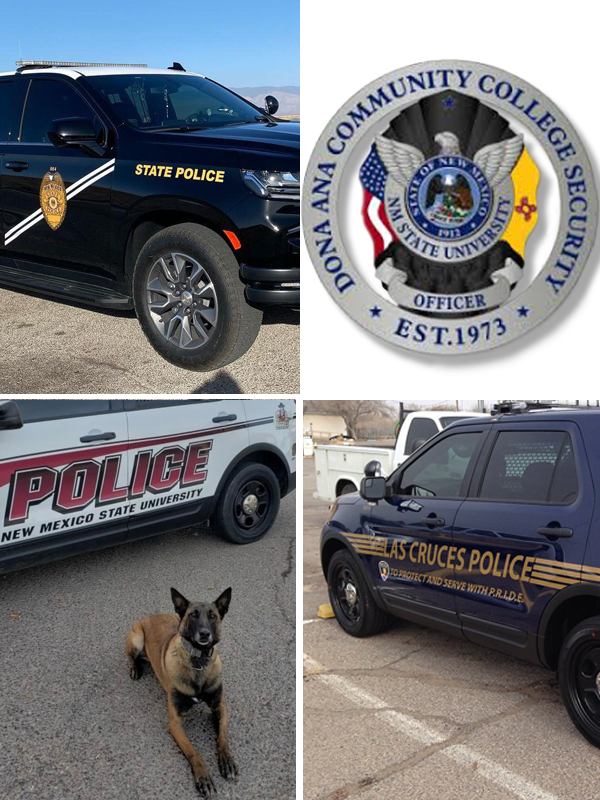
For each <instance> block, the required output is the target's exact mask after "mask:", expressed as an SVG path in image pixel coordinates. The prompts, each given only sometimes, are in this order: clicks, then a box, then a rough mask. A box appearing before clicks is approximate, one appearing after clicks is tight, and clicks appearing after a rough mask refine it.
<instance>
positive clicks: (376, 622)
mask: <svg viewBox="0 0 600 800" xmlns="http://www.w3.org/2000/svg"><path fill="white" fill-rule="evenodd" d="M327 585H328V588H329V600H330V602H331V607H332V608H333V613H334V614H335V618H336V619H337V621H338V622H339V624H340V626H341V627H342V628H343V629H344V630H345V631H346V633H349V634H350V635H351V636H356V637H357V638H359V639H362V638H364V637H366V636H373V635H374V634H376V633H380V632H381V631H383V630H384V629H385V628H386V627H387V626H388V625H389V623H390V616H389V614H386V613H385V611H382V610H381V609H380V608H379V606H378V605H376V603H375V600H374V599H373V595H372V594H371V590H370V589H369V587H368V586H367V583H366V581H365V579H364V578H363V576H362V573H361V571H360V567H359V566H358V565H357V564H356V561H355V560H354V558H353V557H352V556H351V555H350V553H349V552H348V551H347V550H338V551H337V552H336V553H334V554H333V556H332V557H331V561H330V562H329V568H328V570H327ZM348 586H350V587H351V589H352V591H351V592H350V594H352V593H353V591H354V590H356V601H355V602H354V603H352V602H350V601H349V600H348V594H347V591H346V590H347V587H348Z"/></svg>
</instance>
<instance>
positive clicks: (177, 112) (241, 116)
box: [87, 74, 259, 128]
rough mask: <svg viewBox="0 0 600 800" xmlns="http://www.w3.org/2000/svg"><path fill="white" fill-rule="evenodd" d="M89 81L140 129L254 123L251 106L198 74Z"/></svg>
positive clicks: (108, 77) (94, 78)
mask: <svg viewBox="0 0 600 800" xmlns="http://www.w3.org/2000/svg"><path fill="white" fill-rule="evenodd" d="M87 82H88V83H89V84H90V85H91V86H92V87H93V89H95V90H96V91H98V92H101V93H102V95H103V96H104V97H105V98H106V100H108V102H109V103H110V104H111V106H112V107H113V110H114V111H115V112H116V113H117V114H118V115H119V116H120V117H121V119H124V120H126V121H127V122H129V124H130V125H135V126H136V127H139V128H168V127H177V126H178V125H190V124H192V125H194V126H198V127H201V128H214V127H217V126H220V125H240V124H241V123H244V122H254V121H255V119H256V117H257V116H258V115H259V114H258V111H257V110H256V109H255V108H253V107H252V106H251V105H249V104H248V103H246V102H245V101H244V100H241V99H240V98H239V97H236V96H235V95H234V94H231V92H229V91H228V90H227V89H225V88H223V87H222V86H217V84H215V83H212V81H209V80H206V78H200V77H199V76H197V75H177V74H173V75H152V74H145V75H132V74H128V75H93V76H91V77H89V78H87Z"/></svg>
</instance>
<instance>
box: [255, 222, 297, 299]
mask: <svg viewBox="0 0 600 800" xmlns="http://www.w3.org/2000/svg"><path fill="white" fill-rule="evenodd" d="M285 238H286V247H285V249H286V250H287V252H288V253H289V254H290V255H296V256H297V254H299V252H300V226H298V227H297V228H290V229H288V230H287V231H286V232H285ZM287 260H288V263H289V259H287ZM293 260H294V261H296V263H298V259H297V257H296V258H295V259H293ZM240 277H241V278H242V280H243V281H244V283H245V284H246V290H245V295H246V300H248V301H249V302H251V303H258V304H260V305H281V306H295V307H296V308H298V307H299V306H300V267H289V266H288V267H279V266H275V267H270V266H268V265H267V264H266V263H265V262H264V261H263V262H262V266H252V265H250V264H241V266H240Z"/></svg>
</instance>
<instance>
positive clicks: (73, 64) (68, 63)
mask: <svg viewBox="0 0 600 800" xmlns="http://www.w3.org/2000/svg"><path fill="white" fill-rule="evenodd" d="M15 63H16V65H17V67H38V66H39V67H147V66H148V64H100V63H94V62H91V61H90V62H87V61H16V62H15Z"/></svg>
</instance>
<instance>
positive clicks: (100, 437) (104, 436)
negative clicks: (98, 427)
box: [79, 431, 117, 442]
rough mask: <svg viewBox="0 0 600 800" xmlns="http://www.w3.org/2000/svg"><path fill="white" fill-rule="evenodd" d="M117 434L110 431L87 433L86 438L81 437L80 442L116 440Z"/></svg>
mask: <svg viewBox="0 0 600 800" xmlns="http://www.w3.org/2000/svg"><path fill="white" fill-rule="evenodd" d="M116 436H117V434H116V433H113V432H112V431H107V433H88V434H87V436H82V437H81V439H80V440H79V441H80V442H106V441H108V440H109V439H116Z"/></svg>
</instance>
